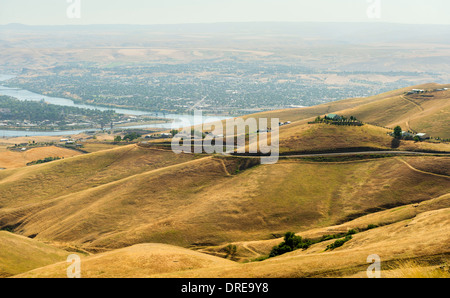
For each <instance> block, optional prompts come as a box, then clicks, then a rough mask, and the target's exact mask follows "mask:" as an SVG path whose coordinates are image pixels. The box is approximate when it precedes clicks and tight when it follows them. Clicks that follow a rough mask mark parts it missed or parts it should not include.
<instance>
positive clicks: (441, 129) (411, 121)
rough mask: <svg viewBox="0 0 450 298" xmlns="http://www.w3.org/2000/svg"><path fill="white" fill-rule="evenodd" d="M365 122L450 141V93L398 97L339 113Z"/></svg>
mask: <svg viewBox="0 0 450 298" xmlns="http://www.w3.org/2000/svg"><path fill="white" fill-rule="evenodd" d="M339 114H342V115H346V116H351V115H352V116H355V117H357V118H358V119H361V120H362V121H365V122H368V123H373V124H377V125H381V126H387V127H391V128H394V127H395V126H397V125H400V126H401V127H402V128H403V129H404V130H410V131H413V132H426V133H428V134H429V135H431V136H434V137H441V138H450V128H449V125H448V123H449V121H450V90H447V91H433V92H432V91H430V92H427V93H424V94H423V95H420V94H414V95H404V94H402V95H399V96H394V97H390V98H386V99H382V100H377V101H375V102H370V103H367V104H364V105H361V106H358V107H355V108H351V109H346V110H342V111H339Z"/></svg>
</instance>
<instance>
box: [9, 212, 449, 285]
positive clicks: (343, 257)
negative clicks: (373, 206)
mask: <svg viewBox="0 0 450 298" xmlns="http://www.w3.org/2000/svg"><path fill="white" fill-rule="evenodd" d="M449 235H450V209H449V208H443V209H438V210H432V211H426V212H423V213H419V214H417V215H416V216H415V217H413V218H411V219H408V220H401V221H398V222H395V223H392V224H390V225H386V226H382V227H379V228H375V229H371V230H368V231H365V232H360V233H358V234H355V235H353V239H352V240H350V241H348V242H347V243H346V244H344V245H343V246H342V247H340V248H337V249H335V250H333V251H325V248H326V246H327V245H328V244H330V243H331V242H332V241H333V240H331V241H327V242H322V243H318V244H315V245H313V246H312V247H310V248H309V249H307V250H297V251H293V252H290V253H287V254H284V255H281V256H278V257H275V258H271V259H267V260H265V261H261V262H251V263H245V264H240V263H234V262H231V261H229V260H225V259H220V258H217V257H213V256H208V255H205V254H202V253H200V252H193V251H191V250H187V249H181V248H177V247H173V246H167V245H160V244H144V245H137V246H132V247H129V248H123V249H119V250H114V251H111V252H106V253H101V254H98V255H94V256H89V257H86V258H83V259H82V263H81V272H82V277H176V278H205V277H214V278H225V277H226V278H298V277H366V276H367V275H366V270H367V268H368V267H369V265H370V264H369V263H367V257H368V256H369V255H372V254H377V255H379V256H380V258H381V267H382V273H381V276H382V277H385V278H391V277H425V278H431V277H432V278H435V277H448V275H447V273H446V271H447V269H446V268H447V267H445V265H446V264H447V263H446V262H448V260H449V257H448V255H449V253H450V250H449V246H448V243H449V240H450V239H449ZM413 259H414V260H426V262H428V263H433V264H434V265H432V266H431V265H427V264H426V263H423V262H421V264H420V265H417V264H416V263H410V262H408V261H406V260H413ZM419 267H420V268H419ZM439 267H443V269H439ZM66 268H67V263H58V264H54V265H50V266H46V267H42V268H39V269H35V270H32V271H30V272H27V273H24V274H20V275H17V276H16V277H64V275H65V272H66V271H65V270H66Z"/></svg>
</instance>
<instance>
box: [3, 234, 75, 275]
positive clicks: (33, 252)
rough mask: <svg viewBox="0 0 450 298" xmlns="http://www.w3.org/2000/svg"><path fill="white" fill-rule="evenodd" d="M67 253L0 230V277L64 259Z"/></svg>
mask: <svg viewBox="0 0 450 298" xmlns="http://www.w3.org/2000/svg"><path fill="white" fill-rule="evenodd" d="M69 254H70V253H69V252H67V251H65V250H62V249H58V248H55V247H52V246H50V245H47V244H44V243H42V242H39V241H36V240H34V239H30V238H27V237H24V236H20V235H16V234H12V233H9V232H6V231H0V277H8V276H12V275H16V274H19V273H23V272H26V271H29V270H32V269H35V268H39V267H43V266H46V265H50V264H53V263H56V262H60V261H64V260H66V258H67V256H68V255H69Z"/></svg>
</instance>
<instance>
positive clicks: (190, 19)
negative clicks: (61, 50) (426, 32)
mask: <svg viewBox="0 0 450 298" xmlns="http://www.w3.org/2000/svg"><path fill="white" fill-rule="evenodd" d="M78 3H79V5H78ZM24 8H25V9H24ZM448 11H450V2H449V1H445V0H428V1H424V0H415V1H406V0H390V1H386V0H340V1H335V0H319V1H306V0H297V1H295V0H278V1H268V0H263V1H261V0H259V1H258V0H241V1H237V0H228V1H222V0H191V1H186V0H167V1H164V2H161V1H142V0H128V1H110V0H89V1H87V0H41V1H33V0H15V1H10V0H0V25H7V24H14V23H19V24H24V25H46V26H49V25H109V24H111V25H128V24H129V25H172V24H173V25H181V24H208V23H260V22H264V23H266V22H302V23H303V22H308V23H309V22H318V23H335V22H348V23H359V22H365V23H398V24H436V25H450V18H448Z"/></svg>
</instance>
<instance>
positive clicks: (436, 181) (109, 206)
mask: <svg viewBox="0 0 450 298" xmlns="http://www.w3.org/2000/svg"><path fill="white" fill-rule="evenodd" d="M424 158H425V157H424ZM242 162H243V160H242V159H239V158H213V157H204V158H201V159H197V160H193V161H188V162H186V163H181V164H178V165H172V166H169V167H165V168H160V169H156V170H151V171H147V172H143V173H140V174H136V175H131V176H128V177H126V178H123V179H120V180H116V181H113V182H109V183H105V184H102V185H100V186H97V187H91V188H89V189H85V190H80V191H78V192H73V193H69V194H66V195H62V196H59V197H58V196H56V195H55V197H54V198H52V199H50V198H44V197H38V198H37V199H35V198H33V197H25V198H23V199H22V198H21V199H15V198H18V197H20V196H22V195H23V194H24V193H26V190H25V189H22V188H21V189H19V190H16V189H15V188H14V187H10V188H11V189H10V190H9V192H8V195H9V197H10V198H11V199H3V203H4V204H7V208H2V209H1V210H0V223H1V224H2V226H8V225H9V226H12V227H14V231H15V232H17V233H20V234H23V235H27V236H29V235H37V236H36V239H38V240H44V241H56V242H62V243H70V244H72V245H76V246H78V247H82V248H86V249H90V250H93V251H95V250H103V249H111V248H120V247H126V246H130V245H133V244H138V243H149V242H160V243H161V242H162V243H169V244H176V245H180V246H185V247H187V246H190V245H195V246H199V245H213V244H216V245H217V244H221V243H227V242H232V241H242V240H257V239H267V238H268V237H270V235H271V234H272V233H283V232H285V231H286V230H295V231H300V230H305V229H308V228H310V227H317V226H322V227H323V226H329V225H332V224H335V223H336V222H340V221H343V220H346V219H348V218H351V217H354V216H356V215H364V214H366V213H368V212H370V211H371V210H376V208H379V207H383V206H396V205H403V204H409V203H412V202H420V201H424V200H428V199H431V198H434V197H437V196H440V195H443V194H445V193H448V192H449V190H450V179H449V178H447V177H445V176H443V177H439V176H434V175H431V174H429V173H426V172H423V171H415V170H414V169H412V168H410V167H409V166H408V165H407V164H405V163H404V162H402V161H401V160H398V159H396V158H384V159H381V160H370V161H360V162H349V163H310V162H303V161H298V160H286V161H280V162H279V163H277V164H275V165H261V166H257V167H254V168H251V169H248V170H246V171H241V172H239V174H237V175H233V174H236V173H237V169H238V167H239V164H241V163H242ZM433 162H434V163H437V164H443V163H444V162H448V159H430V162H429V163H431V164H432V163H433ZM224 165H225V167H224ZM25 174H26V173H24V174H23V175H24V176H25ZM230 174H231V175H230ZM16 175H18V174H17V173H16ZM22 177H23V176H22ZM35 177H37V178H35ZM9 179H11V177H7V178H5V179H4V180H6V182H3V181H0V186H2V185H3V184H8V183H9V181H8V180H9ZM35 179H41V176H40V175H37V176H32V177H28V178H27V179H26V181H27V183H28V184H29V185H36V184H39V183H40V182H39V180H37V181H36V180H35ZM41 187H42V192H43V193H48V192H50V190H51V189H52V185H51V184H45V185H42V186H41ZM16 191H19V193H20V194H21V195H19V193H16ZM24 191H25V192H24ZM30 191H31V190H30Z"/></svg>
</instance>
